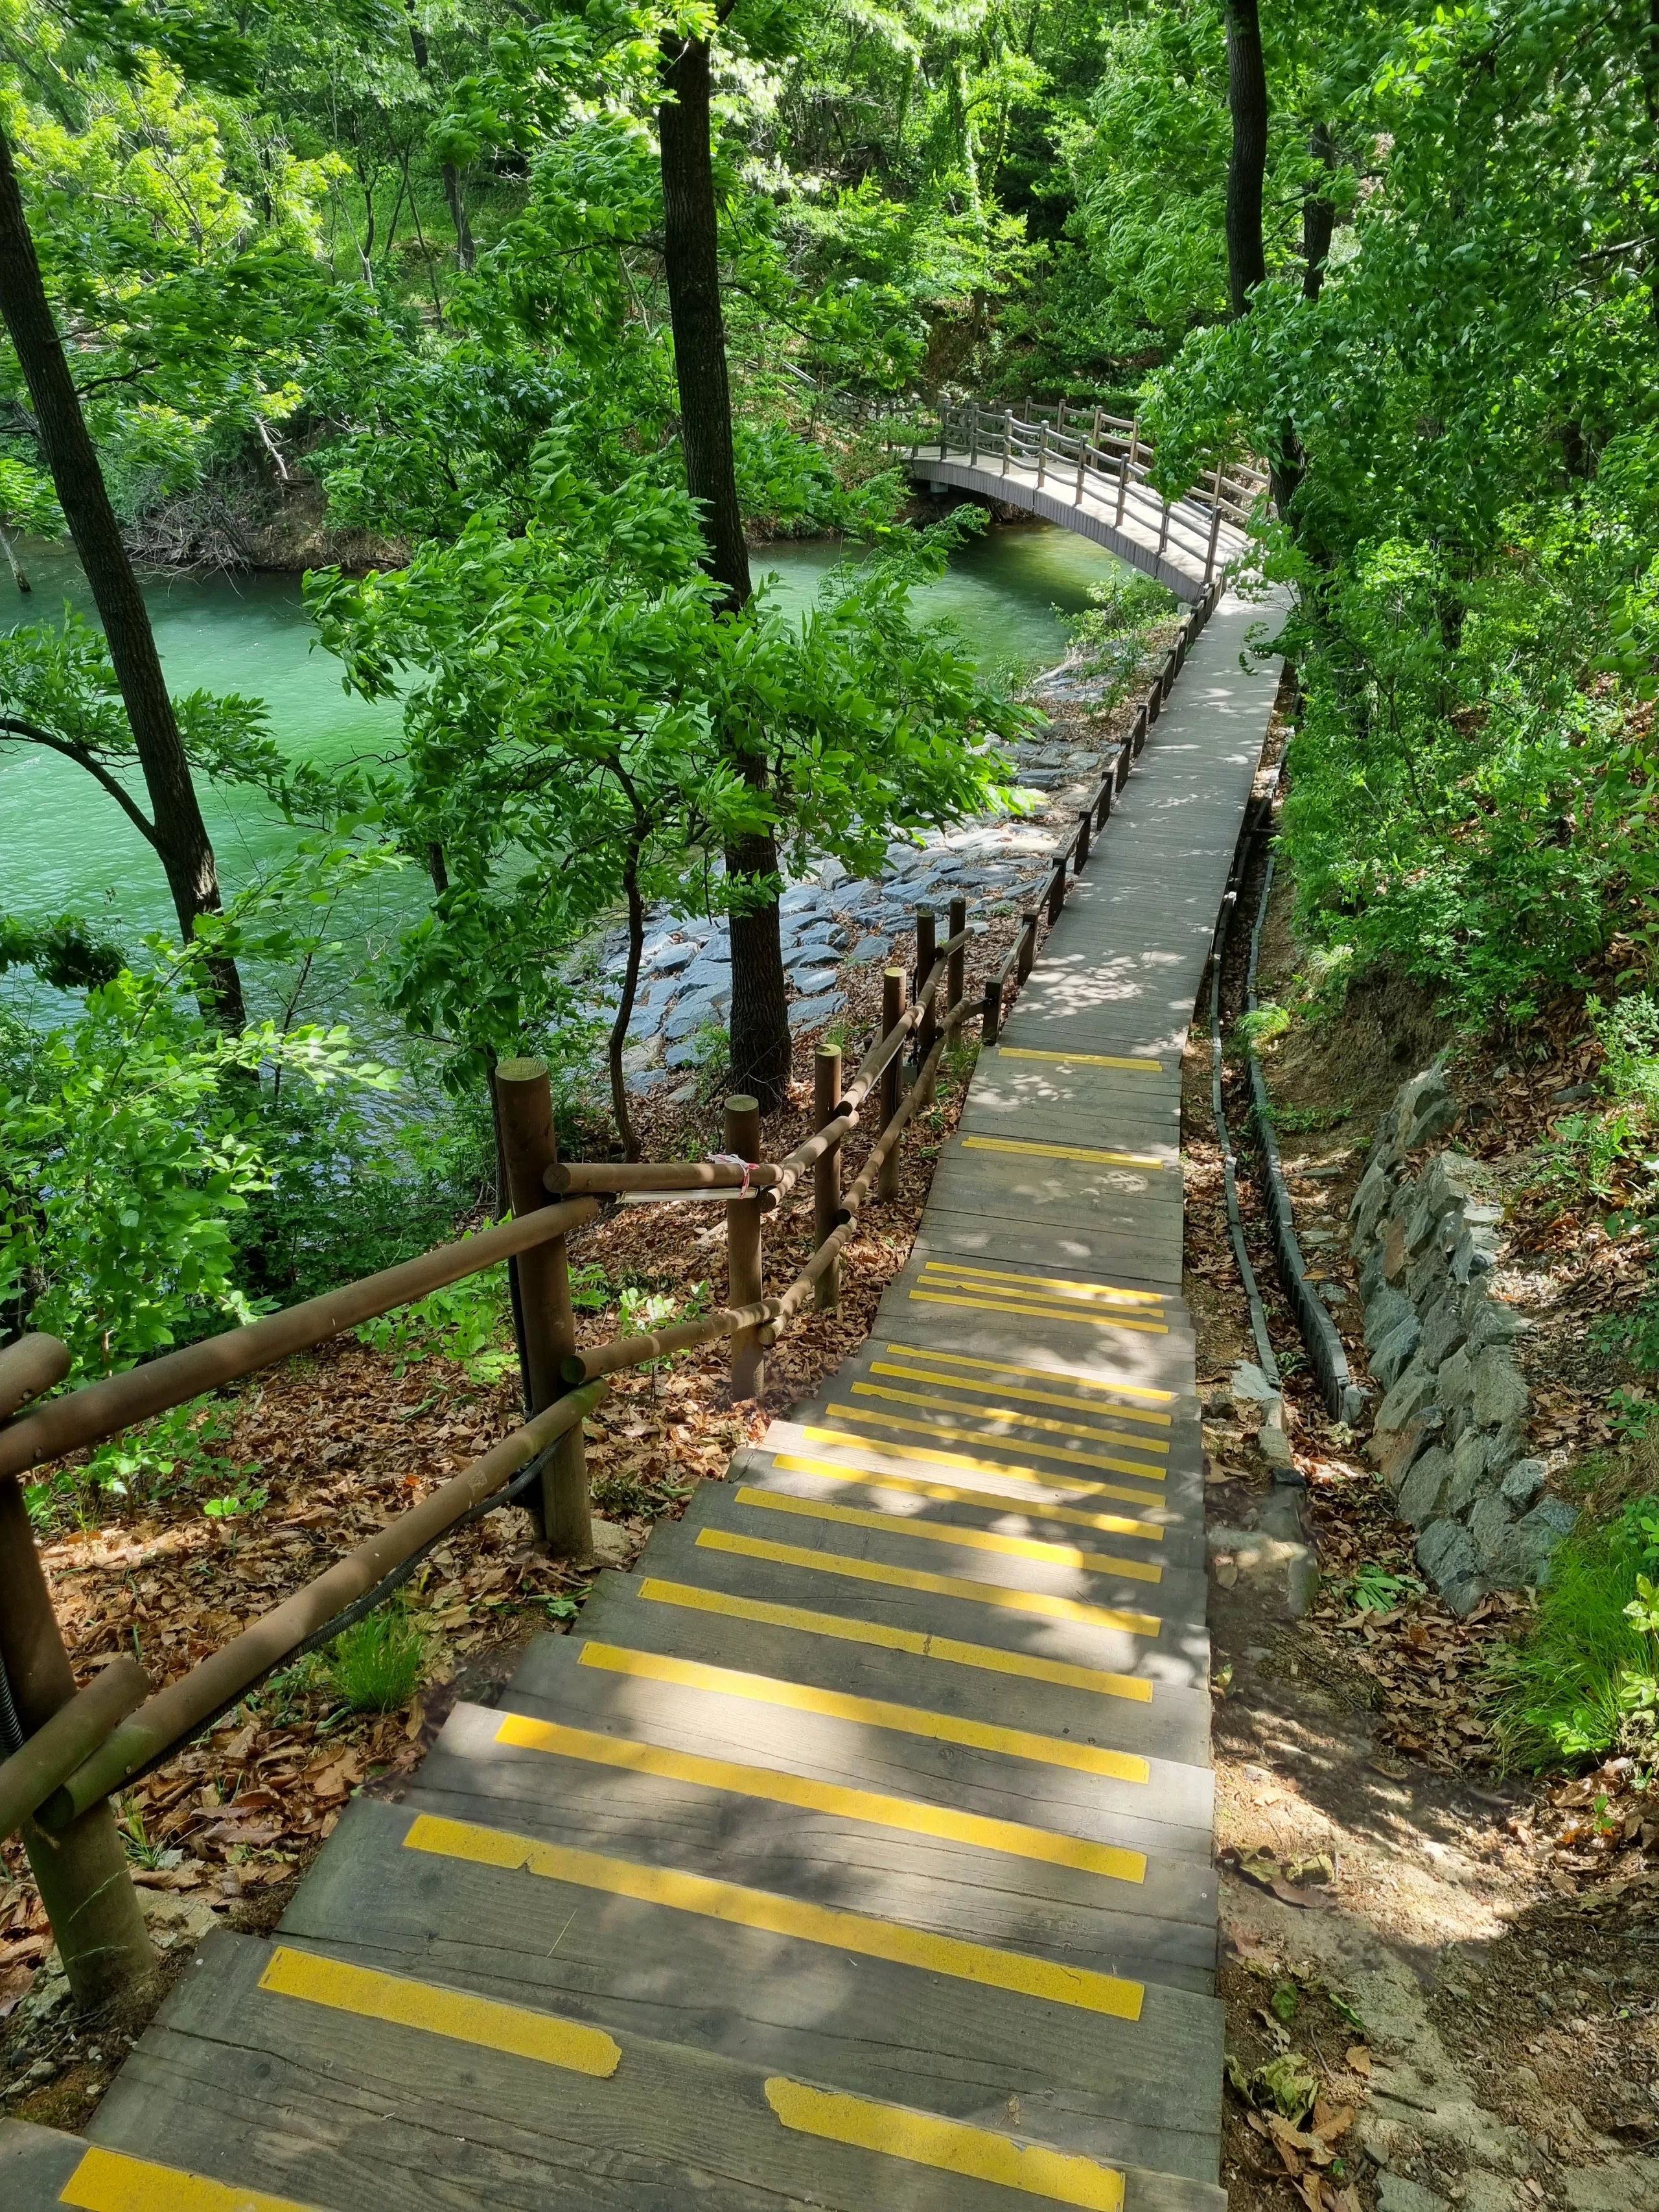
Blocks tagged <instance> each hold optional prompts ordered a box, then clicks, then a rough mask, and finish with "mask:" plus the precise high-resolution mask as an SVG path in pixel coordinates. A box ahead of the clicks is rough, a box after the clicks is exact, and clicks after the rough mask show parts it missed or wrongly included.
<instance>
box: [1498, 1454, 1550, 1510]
mask: <svg viewBox="0 0 1659 2212" xmlns="http://www.w3.org/2000/svg"><path fill="white" fill-rule="evenodd" d="M1499 1487H1500V1488H1501V1490H1502V1492H1503V1494H1504V1504H1506V1505H1507V1506H1508V1507H1509V1509H1510V1511H1511V1512H1512V1513H1525V1512H1527V1511H1528V1510H1529V1509H1530V1508H1531V1507H1532V1506H1534V1505H1535V1504H1537V1503H1538V1499H1539V1497H1540V1494H1541V1492H1542V1490H1543V1487H1544V1462H1543V1461H1542V1460H1541V1459H1518V1460H1516V1462H1515V1465H1514V1466H1513V1467H1512V1468H1510V1471H1509V1473H1508V1474H1506V1475H1505V1476H1504V1480H1503V1482H1502V1483H1501V1484H1500V1486H1499Z"/></svg>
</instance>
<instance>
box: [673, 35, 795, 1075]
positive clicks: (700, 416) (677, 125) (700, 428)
mask: <svg viewBox="0 0 1659 2212" xmlns="http://www.w3.org/2000/svg"><path fill="white" fill-rule="evenodd" d="M662 53H663V62H662V88H663V94H664V97H663V100H662V104H661V106H659V108H658V110H657V130H658V135H659V143H660V146H661V149H662V196H663V218H664V220H663V230H664V245H665V252H664V258H665V264H666V271H667V277H668V307H669V313H670V315H671V319H672V322H673V328H674V374H675V379H676V381H677V382H678V386H679V398H680V443H681V446H682V447H683V449H684V454H685V481H686V487H687V489H688V490H689V491H690V494H691V496H692V498H693V499H694V500H696V501H697V504H698V507H699V511H700V517H701V520H702V533H703V538H704V542H705V544H707V547H708V556H707V558H706V560H705V562H704V564H703V565H704V566H705V568H707V569H708V573H709V574H710V575H711V576H713V577H714V580H715V581H716V582H717V583H718V584H720V586H721V587H722V591H723V592H724V595H725V606H726V611H727V612H728V613H732V614H735V613H737V612H738V611H740V610H741V609H742V608H744V606H746V605H748V603H749V599H750V593H751V591H752V588H753V587H752V586H751V584H750V578H749V549H748V546H747V545H746V544H744V535H743V514H742V510H741V509H740V508H739V507H738V479H737V470H736V467H735V465H734V463H733V460H732V394H731V387H730V386H729V384H728V382H727V379H726V327H725V323H724V320H723V319H722V317H721V313H720V231H719V219H718V216H717V214H716V211H715V206H714V167H713V162H712V159H711V153H710V146H709V118H708V101H709V70H708V45H707V43H706V42H705V41H704V40H700V39H685V40H679V39H675V38H666V39H665V40H664V41H663V48H662ZM732 757H733V764H734V765H735V767H736V768H737V769H738V773H739V774H740V775H742V776H743V778H744V781H745V782H746V783H748V784H749V785H750V786H751V787H752V788H754V789H755V790H757V791H761V790H764V788H765V787H766V781H767V775H766V763H765V761H764V759H763V757H762V756H760V755H759V754H757V753H752V752H747V751H744V750H740V749H739V750H734V752H733V756H732ZM777 863H778V853H777V843H776V840H775V838H774V837H773V836H772V835H771V833H770V832H769V831H764V832H761V833H758V834H757V835H755V836H748V837H743V838H739V839H738V840H737V841H736V842H734V843H733V844H732V846H731V847H730V848H728V850H727V852H726V875H727V878H729V879H735V878H742V877H748V878H756V877H766V876H775V874H776V872H777ZM729 928H730V933H731V941H732V1081H733V1084H734V1085H735V1086H736V1087H737V1088H738V1090H739V1091H749V1092H750V1093H751V1094H752V1095H753V1096H754V1097H756V1098H757V1099H758V1100H759V1102H760V1108H761V1111H762V1112H763V1114H766V1113H771V1112H774V1111H775V1109H777V1107H778V1106H780V1105H781V1103H782V1101H783V1097H784V1095H785V1092H786V1091H787V1088H788V1083H789V1073H790V1067H791V1064H792V1058H793V1054H792V1049H791V1045H790V1040H789V1009H788V1001H787V995H786V992H785V987H784V980H783V951H782V945H781V938H780V934H779V929H778V909H777V904H776V902H775V901H772V902H769V903H768V904H767V905H765V906H764V907H761V908H756V909H755V910H753V911H752V912H750V913H747V914H741V915H738V914H733V915H732V917H731V920H730V924H729Z"/></svg>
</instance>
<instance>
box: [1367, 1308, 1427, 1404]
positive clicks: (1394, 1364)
mask: <svg viewBox="0 0 1659 2212" xmlns="http://www.w3.org/2000/svg"><path fill="white" fill-rule="evenodd" d="M1401 1304H1405V1301H1404V1300H1403V1299H1402V1300H1401ZM1422 1334H1423V1332H1422V1329H1421V1328H1419V1324H1418V1319H1417V1316H1416V1315H1415V1314H1414V1313H1413V1312H1411V1311H1410V1310H1409V1309H1407V1316H1406V1319H1405V1320H1404V1321H1402V1322H1400V1323H1399V1324H1398V1325H1397V1326H1396V1327H1395V1328H1391V1329H1390V1330H1389V1334H1387V1335H1386V1336H1385V1337H1384V1338H1383V1340H1382V1342H1381V1343H1380V1344H1379V1345H1377V1346H1376V1349H1375V1350H1374V1351H1373V1352H1372V1353H1371V1372H1372V1374H1373V1375H1375V1376H1376V1379H1377V1381H1378V1382H1379V1383H1381V1384H1382V1385H1383V1389H1385V1390H1390V1389H1393V1387H1394V1385H1395V1383H1397V1382H1398V1381H1399V1379H1400V1377H1401V1375H1402V1374H1404V1372H1405V1370H1406V1369H1407V1365H1408V1364H1410V1361H1411V1358H1412V1355H1413V1352H1415V1351H1416V1350H1417V1346H1418V1340H1419V1338H1420V1337H1421V1335H1422Z"/></svg>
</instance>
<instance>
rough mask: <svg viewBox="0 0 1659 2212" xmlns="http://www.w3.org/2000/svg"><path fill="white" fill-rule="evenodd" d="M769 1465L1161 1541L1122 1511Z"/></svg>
mask: <svg viewBox="0 0 1659 2212" xmlns="http://www.w3.org/2000/svg"><path fill="white" fill-rule="evenodd" d="M772 1463H773V1465H774V1466H775V1467H779V1468H782V1469H783V1471H784V1472H785V1474H815V1475H818V1476H821V1477H822V1478H823V1480H824V1481H826V1482H853V1483H856V1484H858V1486H860V1489H864V1490H902V1491H903V1492H905V1494H906V1495H907V1496H908V1497H911V1498H935V1499H937V1500H938V1502H939V1504H941V1505H981V1506H983V1507H984V1508H985V1510H987V1512H990V1513H1029V1514H1030V1515H1032V1516H1034V1517H1036V1518H1037V1519H1040V1520H1043V1521H1060V1522H1064V1523H1065V1525H1066V1528H1098V1529H1099V1530H1100V1531H1101V1533H1102V1534H1103V1535H1107V1536H1135V1537H1139V1538H1140V1539H1142V1540H1143V1541H1145V1542H1146V1543H1149V1544H1161V1543H1162V1542H1163V1541H1164V1531H1163V1530H1162V1528H1159V1527H1158V1523H1157V1522H1156V1521H1131V1520H1130V1519H1129V1518H1128V1516H1127V1514H1122V1513H1079V1512H1077V1511H1075V1510H1073V1508H1072V1507H1070V1506H1067V1505H1049V1504H1045V1503H1044V1502H1043V1501H1042V1500H1041V1499H1038V1498H1009V1497H1006V1496H1003V1497H999V1496H998V1495H997V1493H996V1492H994V1491H992V1490H964V1489H963V1486H962V1485H961V1484H960V1483H956V1482H924V1481H922V1480H921V1478H920V1477H919V1476H916V1475H913V1474H871V1472H870V1471H869V1469H868V1468H861V1467H842V1466H841V1465H840V1464H839V1462H836V1461H835V1460H831V1459H805V1458H803V1457H801V1456H800V1455H798V1454H796V1453H794V1452H778V1453H776V1454H775V1455H774V1457H773V1462H772ZM994 1472H996V1470H994V1469H987V1473H994Z"/></svg>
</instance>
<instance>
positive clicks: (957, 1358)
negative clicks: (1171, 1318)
mask: <svg viewBox="0 0 1659 2212" xmlns="http://www.w3.org/2000/svg"><path fill="white" fill-rule="evenodd" d="M927 1264H931V1262H929V1263H927ZM961 1272H962V1270H961V1269H960V1268H958V1269H957V1273H958V1274H959V1273H961ZM879 1349H881V1350H883V1351H885V1352H899V1353H901V1354H902V1356H903V1358H906V1359H932V1360H935V1361H938V1360H941V1359H945V1360H948V1361H949V1362H950V1364H951V1366H952V1367H977V1368H978V1369H979V1370H981V1373H982V1374H986V1375H1034V1376H1036V1379H1037V1380H1038V1382H1040V1383H1056V1382H1058V1383H1081V1384H1082V1385H1083V1387H1084V1389H1085V1390H1101V1391H1105V1392H1108V1393H1109V1395H1111V1396H1112V1397H1114V1398H1144V1399H1145V1400H1146V1403H1147V1404H1148V1405H1149V1406H1173V1405H1174V1403H1175V1400H1176V1394H1175V1392H1174V1391H1173V1390H1147V1389H1142V1387H1141V1385H1140V1384H1139V1383H1103V1382H1102V1381H1101V1380H1100V1379H1099V1377H1098V1376H1094V1375H1083V1374H1079V1371H1078V1370H1077V1369H1076V1368H1074V1367H1016V1366H1014V1365H1012V1364H1011V1363H1010V1362H1009V1361H1007V1360H1006V1359H976V1358H975V1357H974V1355H973V1353H972V1352H939V1351H937V1350H929V1349H928V1348H927V1346H923V1345H920V1344H887V1345H884V1346H880V1347H879ZM1111 1410H1112V1412H1113V1413H1115V1414H1116V1415H1117V1416H1118V1418H1119V1419H1120V1420H1125V1421H1161V1422H1162V1423H1163V1424H1164V1427H1165V1428H1166V1429H1167V1428H1168V1427H1169V1425H1170V1416H1169V1414H1168V1413H1132V1412H1131V1411H1130V1410H1129V1408H1128V1407H1127V1406H1114V1407H1112V1408H1111Z"/></svg>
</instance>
